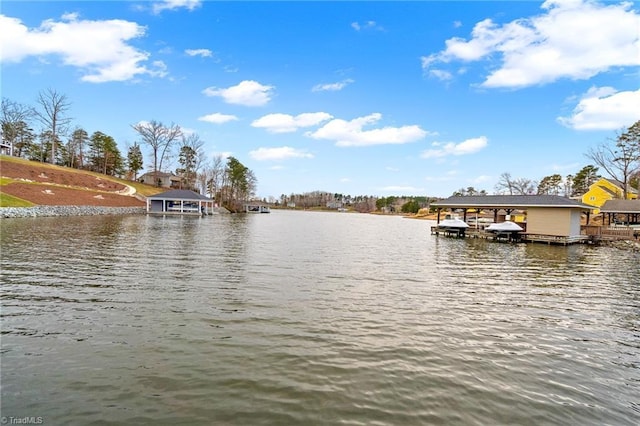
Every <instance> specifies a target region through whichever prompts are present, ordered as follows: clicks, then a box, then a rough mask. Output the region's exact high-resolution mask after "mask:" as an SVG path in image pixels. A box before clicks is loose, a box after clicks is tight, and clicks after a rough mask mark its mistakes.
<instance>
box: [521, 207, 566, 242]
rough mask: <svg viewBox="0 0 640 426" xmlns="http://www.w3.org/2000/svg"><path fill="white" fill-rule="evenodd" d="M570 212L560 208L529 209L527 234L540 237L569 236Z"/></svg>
mask: <svg viewBox="0 0 640 426" xmlns="http://www.w3.org/2000/svg"><path fill="white" fill-rule="evenodd" d="M571 211H572V209H562V208H555V209H554V208H529V210H528V211H527V233H529V234H542V235H557V236H569V235H571Z"/></svg>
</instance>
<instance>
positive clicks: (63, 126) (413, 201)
mask: <svg viewBox="0 0 640 426" xmlns="http://www.w3.org/2000/svg"><path fill="white" fill-rule="evenodd" d="M35 103H36V106H35V107H31V106H27V105H23V104H20V103H17V102H14V101H11V100H9V99H6V98H2V105H1V115H0V120H1V124H2V141H3V143H5V142H6V143H7V144H8V145H9V146H11V149H12V152H11V154H12V155H14V156H18V157H24V158H27V159H29V160H33V161H40V162H49V163H52V164H57V165H62V166H67V167H73V168H78V169H85V170H91V171H94V172H99V173H103V174H107V175H112V176H117V177H122V178H125V179H129V180H137V179H138V173H139V172H140V171H141V170H143V169H144V168H145V165H144V156H143V153H142V147H146V148H147V150H148V154H149V155H150V157H151V162H150V164H149V165H147V167H146V168H147V170H148V173H151V174H152V175H153V176H154V179H153V182H154V183H155V184H156V185H159V182H160V179H159V175H160V174H161V173H167V172H170V173H172V174H174V175H176V176H178V177H179V182H180V188H184V189H192V190H195V191H197V192H199V193H201V194H205V195H207V196H209V197H211V198H213V199H215V200H216V201H217V202H218V203H219V204H220V205H223V206H225V207H227V208H229V209H230V210H232V211H237V210H239V209H240V208H241V207H242V203H243V202H244V201H247V200H250V199H253V198H254V197H255V193H256V189H257V179H256V177H255V175H254V173H253V172H252V171H251V170H250V169H248V168H247V167H246V166H244V165H243V164H242V163H241V162H240V161H239V160H238V159H237V158H235V157H228V158H226V159H225V158H223V157H222V156H214V157H212V158H209V159H208V158H207V156H206V154H205V152H204V150H203V146H204V141H202V140H201V139H200V137H199V136H198V135H197V134H195V133H187V132H184V131H183V129H182V128H181V127H180V126H178V125H177V124H174V123H171V124H169V125H165V124H163V123H162V122H160V121H156V120H151V121H148V122H139V123H137V124H133V125H131V127H132V129H133V130H134V131H135V132H136V134H137V135H138V137H139V140H137V141H136V142H134V143H133V144H127V147H126V150H127V152H126V156H123V155H122V153H121V152H120V150H119V149H118V144H117V143H116V141H115V140H114V138H113V137H111V136H109V135H107V134H105V133H103V132H100V131H95V132H93V133H92V134H89V133H88V132H87V131H86V130H85V129H84V128H82V127H80V126H76V127H75V128H73V129H71V123H72V118H71V117H70V116H69V111H70V108H71V102H70V101H69V100H68V98H67V97H66V96H65V95H64V94H61V93H59V92H57V91H55V90H53V89H47V90H43V91H41V92H39V93H38V96H37V98H36V101H35ZM36 125H38V131H34V129H33V127H36ZM65 138H66V140H65ZM585 155H586V157H587V158H589V159H590V160H591V161H592V162H593V164H589V165H587V166H584V167H583V168H582V169H580V170H578V171H577V172H576V173H575V174H568V175H566V176H562V175H560V174H553V175H549V176H545V177H543V178H542V179H541V180H540V181H536V180H533V179H529V178H524V177H513V176H512V175H511V173H509V172H505V173H502V174H501V175H500V177H499V179H498V182H497V183H496V185H495V187H494V194H508V195H532V194H538V195H542V194H552V195H561V196H566V197H577V196H580V195H582V194H584V193H585V192H587V191H588V189H589V186H590V185H591V184H593V183H594V182H595V181H596V180H598V179H599V178H600V177H601V174H600V171H601V170H602V171H603V172H604V174H605V176H606V177H609V178H611V179H614V180H616V181H618V182H619V183H620V185H621V187H622V188H623V192H624V196H625V198H626V197H627V194H628V193H629V192H630V191H632V190H633V189H635V190H637V189H638V187H639V182H640V121H637V122H636V123H634V124H633V125H632V126H630V127H629V128H628V129H626V130H624V131H620V132H618V133H617V135H616V137H615V138H614V139H612V140H609V141H607V142H604V143H602V144H600V145H598V146H597V147H595V148H591V149H590V150H589V151H588V152H587V153H586V154H585ZM176 161H177V167H176V168H175V169H173V170H170V169H171V166H172V165H174V164H175V163H176ZM453 195H460V196H468V195H488V192H487V191H486V190H484V189H481V190H478V189H476V188H474V187H472V186H470V187H467V188H460V189H459V190H457V191H455V192H454V193H453ZM434 199H435V198H428V197H405V196H402V197H376V196H367V195H364V196H363V195H359V196H351V195H345V194H339V193H330V192H324V191H312V192H307V193H302V194H290V195H285V194H282V195H281V196H280V198H279V199H275V198H273V197H271V198H270V199H269V200H263V201H265V202H268V203H271V204H274V205H280V206H285V207H286V206H290V207H291V206H295V207H296V208H303V209H306V208H316V207H321V208H327V207H328V208H339V207H341V206H346V207H349V208H351V209H353V210H356V211H360V212H371V211H376V210H384V211H392V212H397V211H400V212H403V213H415V212H417V211H418V210H419V209H420V208H424V207H427V206H428V205H429V203H430V201H432V200H434Z"/></svg>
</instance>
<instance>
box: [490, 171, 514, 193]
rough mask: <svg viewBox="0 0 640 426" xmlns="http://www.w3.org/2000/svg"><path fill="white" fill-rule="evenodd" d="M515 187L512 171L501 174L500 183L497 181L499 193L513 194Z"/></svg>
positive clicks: (496, 187) (496, 188)
mask: <svg viewBox="0 0 640 426" xmlns="http://www.w3.org/2000/svg"><path fill="white" fill-rule="evenodd" d="M514 190H515V188H514V183H513V179H512V178H511V173H509V172H504V173H502V174H501V175H500V178H499V179H498V183H496V186H495V191H496V193H498V194H508V195H513V192H514Z"/></svg>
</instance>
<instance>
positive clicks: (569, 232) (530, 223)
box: [431, 195, 594, 244]
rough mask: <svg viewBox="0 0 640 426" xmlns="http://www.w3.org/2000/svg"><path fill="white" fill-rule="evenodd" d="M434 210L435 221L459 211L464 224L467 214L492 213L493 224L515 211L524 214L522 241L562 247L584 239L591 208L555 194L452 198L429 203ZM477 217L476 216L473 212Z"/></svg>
mask: <svg viewBox="0 0 640 426" xmlns="http://www.w3.org/2000/svg"><path fill="white" fill-rule="evenodd" d="M431 206H432V207H435V208H436V209H437V222H438V223H440V217H441V211H442V210H443V209H448V210H451V211H454V212H462V220H464V221H465V222H467V220H468V219H469V218H468V217H467V216H468V213H469V212H472V211H473V212H485V213H486V212H492V213H493V221H494V223H498V222H499V220H503V219H506V220H509V218H510V216H511V215H512V214H514V213H515V212H523V213H524V218H525V219H524V220H523V221H522V222H518V225H520V226H521V227H522V228H523V232H522V239H523V240H525V241H527V240H528V241H544V242H557V243H562V244H567V243H573V242H578V241H581V240H583V239H587V238H588V237H587V236H586V235H582V232H581V223H582V218H583V215H586V223H588V222H589V217H590V213H591V210H593V208H594V207H593V206H589V205H586V204H582V203H580V202H578V201H576V200H571V199H569V198H565V197H560V196H557V195H479V196H453V197H449V198H447V199H444V200H440V201H437V202H435V203H432V204H431ZM476 214H477V213H476Z"/></svg>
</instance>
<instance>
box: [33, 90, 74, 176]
mask: <svg viewBox="0 0 640 426" xmlns="http://www.w3.org/2000/svg"><path fill="white" fill-rule="evenodd" d="M36 102H37V103H38V105H39V106H40V108H41V109H40V110H36V111H35V114H36V116H37V117H38V119H39V120H40V122H41V123H42V125H43V126H44V130H45V131H46V132H48V134H49V135H51V164H54V163H55V161H56V144H57V142H58V141H59V140H60V136H61V135H64V134H65V133H66V132H67V129H68V126H69V123H70V122H71V117H67V116H66V114H67V112H68V111H69V108H70V107H71V103H70V102H69V101H68V99H67V97H66V96H65V95H63V94H61V93H58V92H57V91H56V90H54V89H47V90H43V91H40V93H39V94H38V99H37V100H36Z"/></svg>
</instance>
